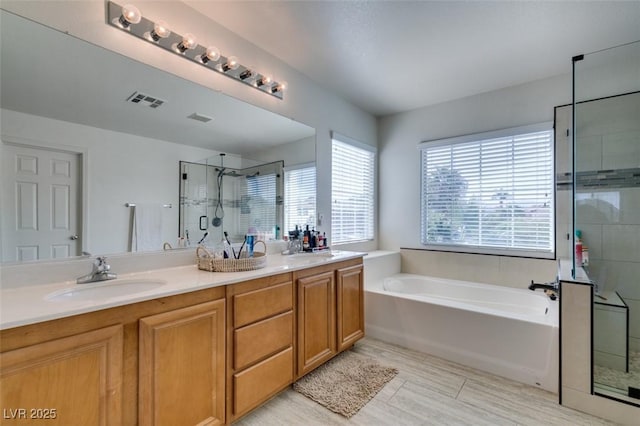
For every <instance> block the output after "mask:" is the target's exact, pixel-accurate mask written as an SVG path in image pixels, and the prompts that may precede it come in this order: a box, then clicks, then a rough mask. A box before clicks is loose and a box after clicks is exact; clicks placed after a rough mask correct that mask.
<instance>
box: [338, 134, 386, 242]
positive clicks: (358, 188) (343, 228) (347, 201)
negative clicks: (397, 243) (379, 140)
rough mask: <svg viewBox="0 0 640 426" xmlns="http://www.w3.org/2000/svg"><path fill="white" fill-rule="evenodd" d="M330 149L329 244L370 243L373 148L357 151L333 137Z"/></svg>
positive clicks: (372, 198) (372, 233)
mask: <svg viewBox="0 0 640 426" xmlns="http://www.w3.org/2000/svg"><path fill="white" fill-rule="evenodd" d="M345 139H346V138H345ZM332 150H333V151H332V157H331V162H332V166H331V239H332V244H341V243H348V242H356V241H363V240H372V239H373V238H374V231H373V229H374V210H375V206H374V194H375V188H374V172H375V155H376V154H375V148H373V147H371V148H360V147H358V146H355V145H354V144H352V143H345V142H343V141H341V140H338V138H337V135H336V134H333V140H332Z"/></svg>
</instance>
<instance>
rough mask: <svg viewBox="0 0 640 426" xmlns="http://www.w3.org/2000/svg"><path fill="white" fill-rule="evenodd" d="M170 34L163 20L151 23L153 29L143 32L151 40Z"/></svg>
mask: <svg viewBox="0 0 640 426" xmlns="http://www.w3.org/2000/svg"><path fill="white" fill-rule="evenodd" d="M170 35H171V31H170V30H169V28H168V25H167V23H166V22H164V21H158V22H156V23H155V24H154V25H153V30H152V31H151V32H150V33H149V32H146V33H144V36H145V38H147V39H149V40H151V41H158V40H160V39H161V38H167V37H169V36H170Z"/></svg>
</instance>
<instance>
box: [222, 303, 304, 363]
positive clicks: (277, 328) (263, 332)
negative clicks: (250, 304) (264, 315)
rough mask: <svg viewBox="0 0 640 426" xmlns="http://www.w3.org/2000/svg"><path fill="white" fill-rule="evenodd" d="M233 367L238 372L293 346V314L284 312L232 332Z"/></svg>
mask: <svg viewBox="0 0 640 426" xmlns="http://www.w3.org/2000/svg"><path fill="white" fill-rule="evenodd" d="M233 338H234V345H233V347H234V361H233V366H234V368H235V369H236V370H240V369H242V368H244V367H246V366H247V365H249V364H252V363H254V362H256V361H258V360H260V359H262V358H264V357H266V356H268V355H270V354H273V353H275V352H278V351H280V350H282V349H284V348H287V347H289V346H292V344H293V312H292V311H289V312H285V313H284V314H280V315H278V316H275V317H273V318H269V319H266V320H263V321H260V322H257V323H254V324H251V325H248V326H246V327H242V328H240V329H238V330H235V331H234V332H233Z"/></svg>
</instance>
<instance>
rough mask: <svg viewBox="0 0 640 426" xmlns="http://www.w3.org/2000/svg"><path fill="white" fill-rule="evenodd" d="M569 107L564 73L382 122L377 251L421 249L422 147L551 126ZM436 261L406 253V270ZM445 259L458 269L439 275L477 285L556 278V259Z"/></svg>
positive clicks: (425, 253)
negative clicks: (512, 279) (481, 134)
mask: <svg viewBox="0 0 640 426" xmlns="http://www.w3.org/2000/svg"><path fill="white" fill-rule="evenodd" d="M567 66H568V68H569V67H570V63H569V61H567ZM570 101H571V76H570V75H569V74H567V75H561V76H557V77H553V78H548V79H544V80H539V81H534V82H530V83H526V84H523V85H519V86H514V87H509V88H506V89H502V90H497V91H493V92H488V93H483V94H479V95H475V96H471V97H468V98H464V99H459V100H455V101H451V102H447V103H443V104H439V105H434V106H429V107H425V108H421V109H417V110H414V111H409V112H405V113H400V114H396V115H391V116H387V117H383V118H381V119H379V121H378V122H379V129H378V132H379V146H378V152H379V156H380V176H381V177H382V178H381V179H380V187H379V200H380V204H379V206H380V207H379V211H380V248H381V249H385V250H398V249H399V248H418V249H419V248H422V247H421V244H420V156H419V151H418V149H417V145H418V144H419V143H420V142H422V141H425V140H433V139H439V138H446V137H452V136H459V135H465V134H471V133H478V132H486V131H491V130H497V129H503V128H508V127H516V126H523V125H527V124H534V123H540V122H545V121H553V114H554V106H556V105H562V104H566V103H569V102H570ZM439 256H440V254H438V253H437V252H430V251H419V252H415V251H411V255H410V257H411V259H410V260H409V258H408V256H406V255H405V257H404V258H403V262H404V263H403V270H404V268H405V266H407V265H408V264H409V263H410V264H411V265H414V266H416V265H419V264H422V265H429V264H437V263H440V261H439V260H438V259H439ZM447 256H448V257H449V260H450V261H451V265H453V266H452V267H451V268H446V270H443V268H439V270H440V273H442V274H444V275H447V276H448V277H450V278H458V279H466V278H468V277H469V276H476V277H478V279H479V280H480V281H484V282H490V283H495V284H501V285H508V284H506V283H505V282H504V280H503V279H500V280H498V279H494V278H492V277H497V276H498V275H499V276H500V277H506V276H520V277H522V278H521V280H520V281H519V282H516V283H513V284H511V285H513V286H523V285H524V284H526V283H527V282H529V280H531V279H535V280H536V281H538V280H540V281H548V280H550V279H553V278H554V275H555V263H554V262H553V261H543V262H542V263H543V265H544V266H543V267H541V265H540V262H541V261H531V262H527V260H526V259H523V260H522V261H518V262H498V260H497V259H495V256H482V255H463V254H447ZM440 257H441V256H440ZM425 267H427V266H425ZM427 268H428V267H427ZM411 272H413V271H411ZM420 272H423V273H424V272H428V271H420Z"/></svg>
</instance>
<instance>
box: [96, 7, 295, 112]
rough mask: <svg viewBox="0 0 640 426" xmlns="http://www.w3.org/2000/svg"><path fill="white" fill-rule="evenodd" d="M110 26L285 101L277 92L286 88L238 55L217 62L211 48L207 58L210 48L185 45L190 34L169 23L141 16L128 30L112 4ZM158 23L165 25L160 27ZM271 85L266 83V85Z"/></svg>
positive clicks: (128, 24) (281, 91)
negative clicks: (247, 63)
mask: <svg viewBox="0 0 640 426" xmlns="http://www.w3.org/2000/svg"><path fill="white" fill-rule="evenodd" d="M107 6H108V7H107V23H108V24H109V25H111V26H113V27H115V28H117V29H119V30H121V31H124V32H126V33H128V34H131V35H133V36H135V37H137V38H139V39H141V40H144V41H146V42H147V43H150V44H152V45H154V46H158V47H161V48H163V49H164V50H166V51H168V52H171V53H172V54H174V55H178V56H180V57H182V58H185V59H188V60H190V61H192V62H194V63H196V64H198V65H200V66H203V67H206V68H207V69H210V70H212V71H215V72H218V73H219V74H222V75H225V76H227V77H229V78H232V79H234V80H236V81H239V82H240V83H244V84H246V85H248V86H251V87H253V88H254V89H257V90H260V91H261V92H263V93H267V94H269V95H271V96H274V97H276V98H278V99H283V98H284V94H283V91H284V90H282V89H278V90H273V88H276V87H284V86H283V85H282V84H280V83H278V82H275V81H271V80H270V78H268V77H267V76H266V75H263V74H260V73H258V72H255V70H253V69H250V68H248V67H245V66H243V65H241V64H239V63H238V62H237V59H236V58H235V57H234V56H228V57H225V56H223V55H219V53H218V55H219V57H218V58H217V59H215V60H214V59H212V58H211V48H209V49H210V51H209V56H207V48H206V47H205V46H201V45H200V44H197V43H195V42H194V46H193V47H188V44H186V43H185V40H187V38H186V37H185V36H190V34H185V35H184V36H183V35H181V34H177V33H175V32H173V31H169V30H168V29H166V28H167V26H166V23H164V22H163V21H158V22H153V21H151V20H149V19H147V18H145V17H144V16H141V18H140V21H139V22H137V23H132V22H127V26H126V27H124V26H123V25H122V24H121V17H122V6H120V5H118V4H116V3H114V2H112V1H109V2H108V5H107ZM156 24H161V25H160V26H158V25H156ZM158 28H162V29H164V30H165V31H166V32H163V33H162V35H160V34H158V31H157V30H158ZM267 81H268V82H269V83H268V84H266V82H267Z"/></svg>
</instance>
